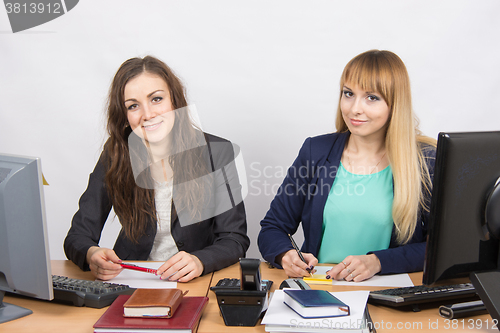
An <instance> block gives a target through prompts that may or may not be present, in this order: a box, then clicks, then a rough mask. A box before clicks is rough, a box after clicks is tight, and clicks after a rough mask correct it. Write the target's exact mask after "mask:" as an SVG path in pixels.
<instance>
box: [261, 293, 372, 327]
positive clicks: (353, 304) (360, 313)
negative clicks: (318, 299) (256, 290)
mask: <svg viewBox="0 0 500 333" xmlns="http://www.w3.org/2000/svg"><path fill="white" fill-rule="evenodd" d="M369 293H370V292H369V291H364V290H363V291H346V292H334V293H331V294H332V295H333V296H335V297H337V298H338V299H339V300H341V301H342V302H344V303H345V304H347V305H349V307H350V310H351V312H350V315H349V316H344V317H326V318H316V319H305V318H302V317H301V316H299V315H298V314H297V313H295V312H294V311H293V310H292V309H290V308H289V307H288V306H287V305H286V304H285V303H284V302H283V299H284V292H283V290H276V291H275V292H274V294H273V296H272V298H271V301H270V303H269V308H268V309H267V312H266V314H265V315H264V318H263V319H262V322H261V323H262V324H263V325H266V327H265V330H266V332H306V333H308V332H310V333H320V332H336V331H338V332H346V333H347V332H348V333H358V332H359V333H368V332H370V329H369V328H370V322H371V321H370V320H369V319H368V318H367V317H366V315H365V309H366V301H367V299H368V295H369Z"/></svg>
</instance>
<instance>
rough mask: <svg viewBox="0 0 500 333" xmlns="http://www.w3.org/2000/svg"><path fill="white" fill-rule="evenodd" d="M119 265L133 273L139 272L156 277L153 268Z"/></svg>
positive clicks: (155, 271)
mask: <svg viewBox="0 0 500 333" xmlns="http://www.w3.org/2000/svg"><path fill="white" fill-rule="evenodd" d="M120 265H121V266H122V267H123V268H126V269H133V270H135V271H141V272H146V273H151V274H154V275H157V270H156V269H153V268H146V267H141V266H137V265H134V264H123V263H122V264H120Z"/></svg>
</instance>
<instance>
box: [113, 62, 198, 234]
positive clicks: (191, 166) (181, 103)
mask: <svg viewBox="0 0 500 333" xmlns="http://www.w3.org/2000/svg"><path fill="white" fill-rule="evenodd" d="M145 72H147V73H150V74H154V75H157V76H159V77H161V78H162V79H163V80H164V81H165V82H166V84H167V86H168V88H169V92H170V98H171V102H172V106H173V107H174V109H180V108H184V107H187V101H186V97H185V88H184V86H183V85H182V83H181V81H180V80H179V78H178V77H177V76H176V75H175V74H174V73H173V71H172V70H171V69H170V68H169V67H168V66H167V65H166V64H165V63H163V62H162V61H161V60H159V59H157V58H155V57H152V56H146V57H144V58H132V59H128V60H127V61H125V62H124V63H123V64H122V65H121V66H120V68H119V69H118V71H117V72H116V74H115V76H114V78H113V82H112V84H111V87H110V90H109V96H108V104H107V117H108V121H107V130H108V133H109V138H108V140H107V141H106V143H105V145H104V151H105V156H106V157H107V161H106V162H107V171H106V175H105V182H106V188H107V191H108V195H109V197H110V199H111V202H112V204H113V208H114V211H115V213H116V215H117V216H118V218H119V220H120V223H121V225H122V232H123V233H124V235H125V236H126V237H127V238H129V239H130V240H132V241H133V242H137V241H138V239H139V238H140V237H141V236H142V235H144V234H145V232H146V230H147V227H148V226H150V225H151V223H152V224H153V226H155V225H156V221H157V215H156V209H155V200H154V199H155V197H154V190H153V189H152V187H144V186H138V184H137V183H136V179H135V178H134V173H133V169H132V165H131V161H130V153H131V152H130V147H129V144H128V139H129V136H130V135H134V134H133V132H132V130H131V128H130V126H128V120H127V109H126V107H125V101H124V91H125V86H126V85H127V83H128V82H129V81H130V80H131V79H133V78H135V77H137V76H139V75H140V74H142V73H145ZM200 135H203V133H202V132H201V130H200V129H198V128H196V127H195V126H194V125H193V123H192V121H191V119H190V117H189V114H188V113H187V112H179V113H176V117H175V123H174V127H173V129H172V138H173V140H172V146H175V147H169V149H170V148H171V149H170V151H173V152H184V151H186V150H189V149H190V148H192V147H196V146H199V143H198V142H195V141H197V140H198V141H199V138H200ZM191 151H192V150H191ZM168 162H169V163H170V165H171V167H172V170H173V172H174V179H175V181H176V183H177V182H185V181H186V180H194V181H193V182H191V186H189V187H188V188H187V190H185V189H186V188H184V190H183V191H182V193H178V195H177V198H178V200H176V203H175V208H174V212H175V210H176V209H177V211H181V210H183V209H188V207H189V208H190V210H191V211H192V212H194V213H193V214H196V213H199V210H200V209H201V208H200V207H201V205H202V204H201V202H202V201H203V198H200V195H199V193H203V191H201V192H199V189H200V187H203V186H204V185H203V183H200V182H197V181H196V179H197V178H199V175H200V174H206V173H207V171H206V164H205V163H204V162H203V159H202V156H201V154H198V153H189V154H182V153H178V154H172V155H170V157H169V160H168ZM147 171H148V170H146V174H148V173H147ZM193 207H194V209H193ZM173 218H175V216H174V217H173ZM172 222H173V220H172Z"/></svg>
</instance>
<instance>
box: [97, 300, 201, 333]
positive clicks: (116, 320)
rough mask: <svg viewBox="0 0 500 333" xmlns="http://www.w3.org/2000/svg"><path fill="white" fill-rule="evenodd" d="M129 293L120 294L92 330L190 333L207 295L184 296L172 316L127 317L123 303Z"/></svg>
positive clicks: (197, 319)
mask: <svg viewBox="0 0 500 333" xmlns="http://www.w3.org/2000/svg"><path fill="white" fill-rule="evenodd" d="M129 297H130V295H120V296H118V297H117V298H116V300H115V301H114V302H113V304H111V305H110V306H109V308H108V309H107V310H106V312H104V314H103V315H102V316H101V318H99V320H98V321H97V322H96V323H95V324H94V332H147V331H151V332H154V333H160V332H165V333H173V332H176V333H177V332H178V333H191V332H193V331H194V330H195V328H196V325H197V324H198V322H199V321H200V317H201V313H202V312H203V308H204V307H205V305H206V304H207V302H208V297H184V298H183V300H182V303H181V304H180V305H179V307H178V308H177V310H176V311H175V313H174V316H173V317H172V318H168V319H167V318H127V317H124V316H123V304H124V303H125V302H126V301H127V300H128V299H129Z"/></svg>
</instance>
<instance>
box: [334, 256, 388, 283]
mask: <svg viewBox="0 0 500 333" xmlns="http://www.w3.org/2000/svg"><path fill="white" fill-rule="evenodd" d="M381 269H382V266H381V265H380V260H379V259H378V258H377V256H376V255H374V254H368V255H361V256H347V257H346V258H345V259H344V260H342V262H341V263H339V264H338V265H335V266H333V268H332V269H330V270H329V271H327V272H326V274H327V277H328V276H330V278H332V279H335V280H345V281H354V282H360V281H363V280H366V279H369V278H371V277H372V276H374V275H375V274H377V273H378V272H380V270H381Z"/></svg>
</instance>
